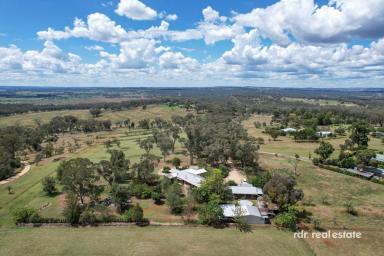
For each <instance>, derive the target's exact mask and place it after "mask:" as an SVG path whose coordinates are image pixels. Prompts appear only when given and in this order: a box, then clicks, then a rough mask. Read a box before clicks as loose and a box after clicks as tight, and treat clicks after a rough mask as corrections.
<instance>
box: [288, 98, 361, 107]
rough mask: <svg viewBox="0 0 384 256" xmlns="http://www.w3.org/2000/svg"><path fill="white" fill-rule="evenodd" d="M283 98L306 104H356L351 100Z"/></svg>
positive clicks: (349, 105) (348, 105)
mask: <svg viewBox="0 0 384 256" xmlns="http://www.w3.org/2000/svg"><path fill="white" fill-rule="evenodd" d="M283 100H285V101H288V102H303V103H308V104H314V105H320V106H345V107H356V106H358V105H357V104H355V103H353V102H342V101H338V100H330V99H326V100H325V99H306V98H292V97H284V98H283Z"/></svg>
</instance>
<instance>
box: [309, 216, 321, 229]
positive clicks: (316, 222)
mask: <svg viewBox="0 0 384 256" xmlns="http://www.w3.org/2000/svg"><path fill="white" fill-rule="evenodd" d="M311 222H312V224H313V228H314V229H317V230H319V229H320V225H321V221H320V220H319V219H317V218H312V220H311Z"/></svg>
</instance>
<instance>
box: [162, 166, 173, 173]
mask: <svg viewBox="0 0 384 256" xmlns="http://www.w3.org/2000/svg"><path fill="white" fill-rule="evenodd" d="M169 170H171V169H170V168H169V167H168V166H164V168H163V171H162V173H169Z"/></svg>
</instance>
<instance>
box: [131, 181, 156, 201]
mask: <svg viewBox="0 0 384 256" xmlns="http://www.w3.org/2000/svg"><path fill="white" fill-rule="evenodd" d="M152 192H153V189H152V188H151V187H150V186H148V185H147V184H135V185H134V186H133V188H132V194H133V195H134V196H136V197H137V198H139V199H149V198H151V195H152Z"/></svg>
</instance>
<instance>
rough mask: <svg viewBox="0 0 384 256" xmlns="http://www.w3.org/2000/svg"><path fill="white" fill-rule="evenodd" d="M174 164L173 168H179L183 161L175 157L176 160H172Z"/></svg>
mask: <svg viewBox="0 0 384 256" xmlns="http://www.w3.org/2000/svg"><path fill="white" fill-rule="evenodd" d="M172 164H173V166H175V167H176V168H177V167H179V166H180V164H181V160H180V158H178V157H174V158H173V159H172Z"/></svg>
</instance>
